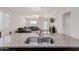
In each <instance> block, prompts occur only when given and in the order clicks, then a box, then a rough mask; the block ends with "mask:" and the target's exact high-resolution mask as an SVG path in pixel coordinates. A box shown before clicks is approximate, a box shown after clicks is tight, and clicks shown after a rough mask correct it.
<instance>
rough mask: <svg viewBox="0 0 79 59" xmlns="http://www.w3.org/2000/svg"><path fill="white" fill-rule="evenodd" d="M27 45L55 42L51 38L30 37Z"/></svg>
mask: <svg viewBox="0 0 79 59" xmlns="http://www.w3.org/2000/svg"><path fill="white" fill-rule="evenodd" d="M25 43H26V44H53V43H54V41H53V39H52V38H51V37H28V38H27V39H26V41H25Z"/></svg>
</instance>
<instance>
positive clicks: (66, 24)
mask: <svg viewBox="0 0 79 59" xmlns="http://www.w3.org/2000/svg"><path fill="white" fill-rule="evenodd" d="M62 18H63V20H62V25H63V34H66V35H69V36H70V35H71V23H70V22H71V19H70V18H71V12H67V13H64V14H63V17H62Z"/></svg>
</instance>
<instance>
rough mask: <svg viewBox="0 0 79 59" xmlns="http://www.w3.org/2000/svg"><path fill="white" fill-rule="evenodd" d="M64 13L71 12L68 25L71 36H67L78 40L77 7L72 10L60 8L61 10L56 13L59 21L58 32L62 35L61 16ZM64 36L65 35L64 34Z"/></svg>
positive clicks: (78, 19) (78, 12)
mask: <svg viewBox="0 0 79 59" xmlns="http://www.w3.org/2000/svg"><path fill="white" fill-rule="evenodd" d="M66 12H71V20H70V25H71V28H70V30H71V34H70V35H69V36H72V37H74V38H77V39H79V27H78V25H79V8H78V7H74V8H71V7H70V8H62V10H61V11H60V12H59V13H58V15H57V16H56V17H57V20H58V21H59V24H60V23H61V24H60V25H61V26H60V25H58V27H59V29H60V32H61V33H63V32H62V31H63V30H62V20H63V19H62V15H63V14H64V13H66ZM64 34H65V33H64Z"/></svg>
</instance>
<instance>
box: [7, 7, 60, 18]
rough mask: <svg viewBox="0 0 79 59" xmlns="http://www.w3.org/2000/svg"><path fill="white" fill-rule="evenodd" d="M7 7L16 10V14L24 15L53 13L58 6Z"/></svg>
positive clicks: (57, 9)
mask: <svg viewBox="0 0 79 59" xmlns="http://www.w3.org/2000/svg"><path fill="white" fill-rule="evenodd" d="M8 9H10V10H12V11H14V12H16V13H17V14H26V15H35V14H38V15H47V16H48V15H50V16H52V15H55V14H56V13H57V11H59V9H60V8H58V7H8Z"/></svg>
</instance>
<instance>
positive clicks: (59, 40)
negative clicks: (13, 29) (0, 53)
mask: <svg viewBox="0 0 79 59" xmlns="http://www.w3.org/2000/svg"><path fill="white" fill-rule="evenodd" d="M28 37H39V35H38V34H36V33H13V34H12V35H10V36H9V37H5V38H6V39H3V44H2V45H0V48H10V49H16V50H32V49H34V50H36V49H37V50H41V49H43V50H45V49H47V50H56V49H57V50H60V49H61V48H64V49H67V48H69V49H70V48H77V49H78V48H79V40H78V39H75V38H72V37H69V36H67V35H64V34H54V35H46V37H51V38H52V39H53V41H54V43H53V44H26V43H25V41H26V40H27V38H28ZM7 40H8V41H7ZM59 48H60V49H59ZM61 50H62V49H61Z"/></svg>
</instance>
